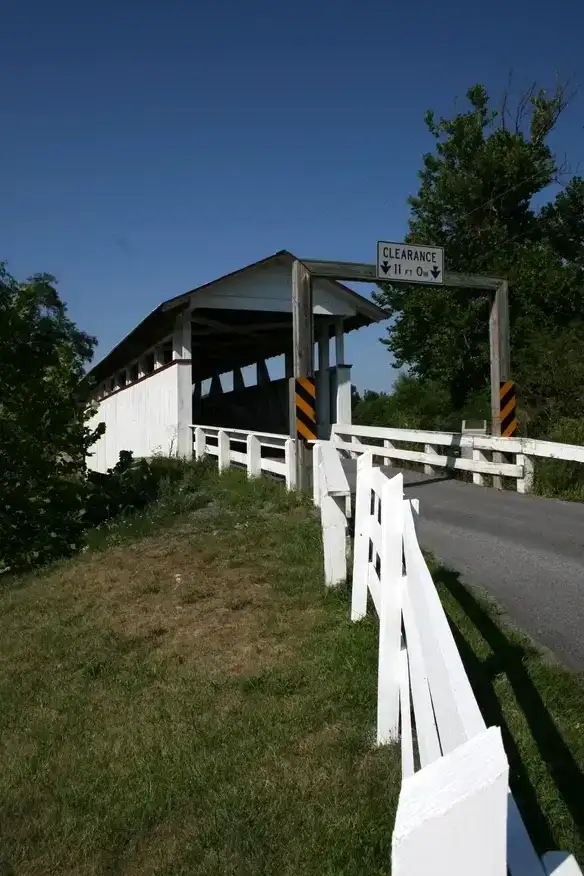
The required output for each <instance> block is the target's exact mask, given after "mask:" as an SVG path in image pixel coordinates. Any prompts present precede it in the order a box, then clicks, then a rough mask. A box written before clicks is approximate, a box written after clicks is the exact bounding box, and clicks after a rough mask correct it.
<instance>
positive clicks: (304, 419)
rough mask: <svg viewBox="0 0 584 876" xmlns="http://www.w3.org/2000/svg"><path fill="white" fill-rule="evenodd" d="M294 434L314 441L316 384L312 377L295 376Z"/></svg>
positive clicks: (315, 436) (315, 433)
mask: <svg viewBox="0 0 584 876" xmlns="http://www.w3.org/2000/svg"><path fill="white" fill-rule="evenodd" d="M294 396H295V406H296V435H297V437H298V438H304V440H305V441H316V438H317V428H316V385H315V383H314V377H297V378H296V380H295V386H294Z"/></svg>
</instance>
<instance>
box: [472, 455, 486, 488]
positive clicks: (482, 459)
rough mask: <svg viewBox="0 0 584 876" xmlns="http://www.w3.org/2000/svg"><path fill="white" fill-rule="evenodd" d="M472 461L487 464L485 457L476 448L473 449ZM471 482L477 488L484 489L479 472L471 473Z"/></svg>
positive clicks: (482, 477) (483, 481) (483, 482)
mask: <svg viewBox="0 0 584 876" xmlns="http://www.w3.org/2000/svg"><path fill="white" fill-rule="evenodd" d="M472 459H473V462H487V457H486V456H485V454H484V453H483V451H482V450H479V449H478V448H477V447H475V448H473V451H472ZM472 482H473V484H476V485H477V487H484V486H485V477H484V475H482V474H481V473H480V472H479V471H473V473H472Z"/></svg>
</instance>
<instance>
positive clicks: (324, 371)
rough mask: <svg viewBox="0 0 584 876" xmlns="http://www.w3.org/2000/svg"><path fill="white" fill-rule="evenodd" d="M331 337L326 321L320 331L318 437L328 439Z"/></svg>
mask: <svg viewBox="0 0 584 876" xmlns="http://www.w3.org/2000/svg"><path fill="white" fill-rule="evenodd" d="M330 364H331V363H330V339H329V326H328V323H324V324H323V325H321V326H320V327H319V332H318V383H317V388H316V402H317V405H318V426H319V429H318V437H319V438H323V439H324V440H328V437H329V435H330V430H331V384H330Z"/></svg>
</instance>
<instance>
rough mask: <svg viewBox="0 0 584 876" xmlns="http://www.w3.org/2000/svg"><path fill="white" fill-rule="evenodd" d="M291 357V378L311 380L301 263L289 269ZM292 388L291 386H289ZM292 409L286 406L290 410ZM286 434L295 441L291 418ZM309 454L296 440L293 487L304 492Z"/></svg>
mask: <svg viewBox="0 0 584 876" xmlns="http://www.w3.org/2000/svg"><path fill="white" fill-rule="evenodd" d="M292 355H293V358H294V377H295V378H296V377H313V376H314V320H313V315H312V278H311V276H310V273H309V272H308V271H307V270H306V268H305V267H304V265H303V264H302V262H300V261H298V259H296V260H295V261H294V263H293V265H292ZM291 385H292V382H291ZM293 408H294V409H295V405H292V404H291V405H290V410H291V412H292V409H293ZM290 434H291V435H292V436H293V437H294V438H296V418H295V416H294V417H291V420H290ZM309 463H310V450H309V448H308V446H307V445H306V444H305V442H304V441H301V440H298V439H297V440H296V473H297V476H296V486H297V489H299V490H308V488H309V481H310V470H309Z"/></svg>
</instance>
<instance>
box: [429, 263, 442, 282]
mask: <svg viewBox="0 0 584 876" xmlns="http://www.w3.org/2000/svg"><path fill="white" fill-rule="evenodd" d="M430 273H431V274H432V276H433V277H434V279H435V280H436V279H437V278H438V277H439V276H440V268H437V267H436V265H434V267H433V268H432V270H431V271H430Z"/></svg>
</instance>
